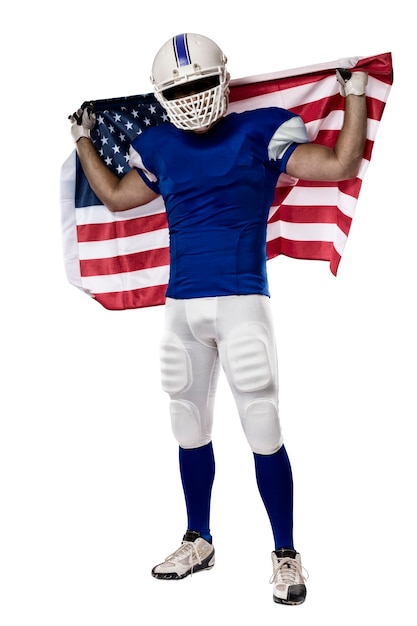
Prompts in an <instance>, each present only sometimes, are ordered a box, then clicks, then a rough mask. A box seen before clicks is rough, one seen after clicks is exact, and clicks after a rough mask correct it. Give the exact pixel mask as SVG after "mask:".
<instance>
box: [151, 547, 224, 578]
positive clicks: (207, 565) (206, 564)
mask: <svg viewBox="0 0 417 626" xmlns="http://www.w3.org/2000/svg"><path fill="white" fill-rule="evenodd" d="M156 567H158V565H157V566H156ZM213 567H214V553H212V554H210V556H209V557H207V559H206V560H205V561H202V562H201V563H200V564H198V563H197V565H196V566H195V567H193V568H192V569H189V570H188V571H186V572H184V574H177V572H165V573H164V572H155V571H154V570H155V568H154V569H153V570H152V572H151V574H152V576H153V577H154V578H157V579H158V580H182V579H183V578H187V576H190V575H191V574H197V573H198V572H204V571H206V570H211V569H212V568H213Z"/></svg>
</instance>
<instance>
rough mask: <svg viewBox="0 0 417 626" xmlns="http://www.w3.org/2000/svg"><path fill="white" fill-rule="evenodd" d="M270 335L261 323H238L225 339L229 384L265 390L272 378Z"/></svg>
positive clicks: (249, 389)
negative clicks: (230, 382)
mask: <svg viewBox="0 0 417 626" xmlns="http://www.w3.org/2000/svg"><path fill="white" fill-rule="evenodd" d="M269 344H270V338H269V336H268V332H267V330H266V328H265V327H264V326H263V325H262V324H257V323H252V324H242V325H240V326H238V327H237V328H235V329H234V330H233V331H232V332H231V333H230V336H229V337H228V340H227V359H228V363H229V367H230V373H231V377H232V381H233V383H234V384H235V385H236V387H237V389H238V390H239V391H243V392H251V391H258V390H261V389H265V388H266V387H268V385H270V384H271V383H272V382H273V381H274V372H273V367H272V363H271V356H270V346H269Z"/></svg>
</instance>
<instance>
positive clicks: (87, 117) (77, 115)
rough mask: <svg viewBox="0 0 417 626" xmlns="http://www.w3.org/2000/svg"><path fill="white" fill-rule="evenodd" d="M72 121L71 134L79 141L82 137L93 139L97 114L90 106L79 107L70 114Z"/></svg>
mask: <svg viewBox="0 0 417 626" xmlns="http://www.w3.org/2000/svg"><path fill="white" fill-rule="evenodd" d="M69 120H70V121H71V135H72V137H73V139H74V141H75V143H77V141H78V140H79V139H81V137H87V139H91V130H92V129H93V128H94V126H95V123H96V114H95V113H93V112H92V110H91V109H90V108H89V107H85V108H84V109H82V108H81V109H78V110H77V111H75V112H74V113H73V114H72V115H70V116H69Z"/></svg>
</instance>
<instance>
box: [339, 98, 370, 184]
mask: <svg viewBox="0 0 417 626" xmlns="http://www.w3.org/2000/svg"><path fill="white" fill-rule="evenodd" d="M366 131H367V106H366V96H365V95H363V96H355V95H350V96H347V97H346V101H345V117H344V122H343V127H342V129H341V131H340V134H339V137H338V139H337V141H336V145H335V148H334V152H335V155H336V158H337V160H338V162H339V163H340V167H341V171H342V172H343V178H353V177H354V176H357V174H358V171H359V167H360V165H361V162H362V157H363V152H364V148H365V141H366Z"/></svg>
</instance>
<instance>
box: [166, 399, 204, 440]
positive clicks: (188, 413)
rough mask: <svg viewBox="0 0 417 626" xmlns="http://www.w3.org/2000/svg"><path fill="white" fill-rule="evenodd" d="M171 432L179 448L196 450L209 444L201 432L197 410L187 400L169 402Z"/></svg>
mask: <svg viewBox="0 0 417 626" xmlns="http://www.w3.org/2000/svg"><path fill="white" fill-rule="evenodd" d="M169 410H170V414H171V425H172V432H173V433H174V437H175V439H176V440H177V441H178V443H179V444H180V446H181V448H198V447H200V446H203V445H205V444H206V443H209V441H210V438H204V435H203V434H202V432H201V420H200V414H199V411H198V408H197V407H196V406H195V404H193V403H192V402H189V401H187V400H171V402H170V405H169Z"/></svg>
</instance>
